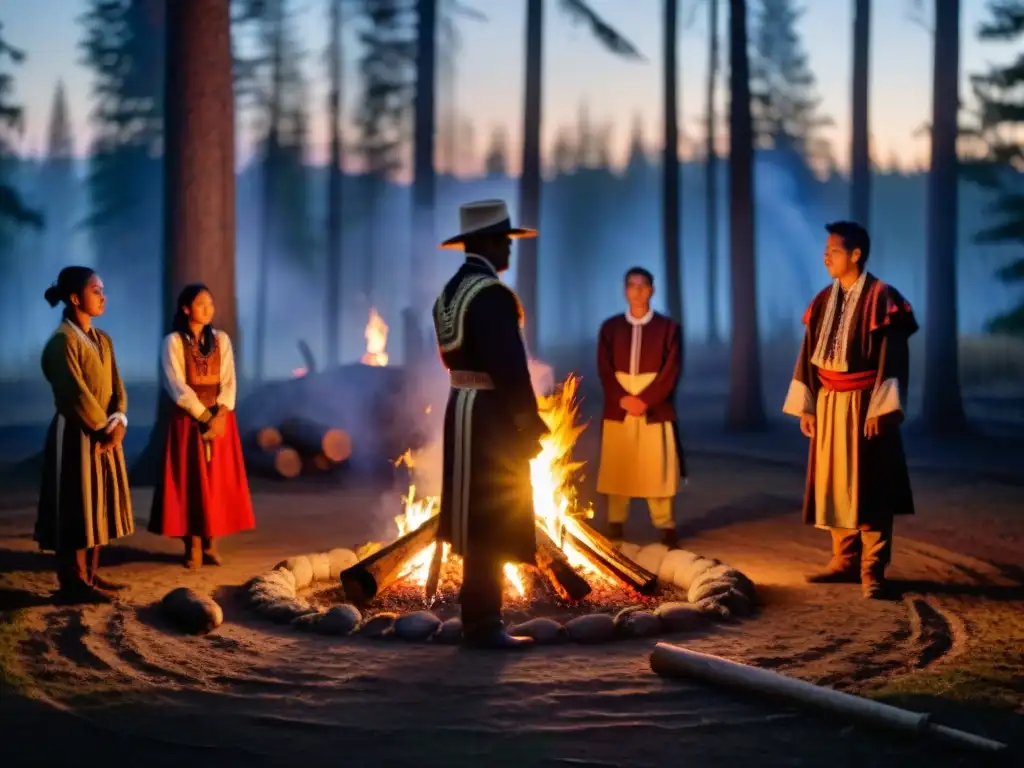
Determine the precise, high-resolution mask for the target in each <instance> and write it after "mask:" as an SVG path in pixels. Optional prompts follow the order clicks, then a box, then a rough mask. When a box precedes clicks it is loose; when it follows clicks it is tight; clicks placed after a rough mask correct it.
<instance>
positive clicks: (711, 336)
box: [704, 0, 721, 345]
mask: <svg viewBox="0 0 1024 768" xmlns="http://www.w3.org/2000/svg"><path fill="white" fill-rule="evenodd" d="M708 35H709V38H708V91H707V116H706V121H707V144H708V147H707V158H706V160H705V163H704V179H705V182H704V183H705V196H706V198H707V199H706V201H705V206H706V212H707V223H706V226H707V241H708V242H707V246H708V283H707V292H708V336H707V340H708V343H709V344H712V345H717V344H718V343H719V341H720V338H721V337H720V336H719V333H718V149H717V148H716V147H715V90H716V89H717V87H718V0H708Z"/></svg>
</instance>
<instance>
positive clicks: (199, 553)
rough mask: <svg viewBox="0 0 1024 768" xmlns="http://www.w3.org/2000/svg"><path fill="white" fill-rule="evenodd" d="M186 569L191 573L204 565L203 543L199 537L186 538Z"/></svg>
mask: <svg viewBox="0 0 1024 768" xmlns="http://www.w3.org/2000/svg"><path fill="white" fill-rule="evenodd" d="M184 541H185V567H186V568H188V569H189V570H190V571H194V570H197V569H198V568H200V567H202V565H203V548H202V542H201V540H200V538H199V537H198V536H185V537H184Z"/></svg>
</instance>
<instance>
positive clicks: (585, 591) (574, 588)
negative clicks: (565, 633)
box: [537, 525, 590, 603]
mask: <svg viewBox="0 0 1024 768" xmlns="http://www.w3.org/2000/svg"><path fill="white" fill-rule="evenodd" d="M537 570H539V571H540V572H541V574H543V576H544V578H546V579H547V580H548V583H550V584H551V586H552V588H554V590H555V594H557V595H558V596H559V597H560V598H562V599H563V600H567V601H569V602H572V603H578V602H579V601H580V600H582V599H583V598H585V597H586V596H587V595H589V594H590V584H588V583H587V580H586V579H584V578H583V577H582V576H580V575H579V574H578V573H577V572H576V569H575V568H573V567H572V566H571V565H569V561H568V560H566V559H565V555H564V554H563V553H562V550H560V549H559V548H558V547H557V546H555V542H553V541H552V540H551V537H550V536H548V533H547V531H545V530H544V529H543V528H542V527H541V526H540V525H538V526H537Z"/></svg>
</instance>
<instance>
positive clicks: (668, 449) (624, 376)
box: [597, 311, 686, 498]
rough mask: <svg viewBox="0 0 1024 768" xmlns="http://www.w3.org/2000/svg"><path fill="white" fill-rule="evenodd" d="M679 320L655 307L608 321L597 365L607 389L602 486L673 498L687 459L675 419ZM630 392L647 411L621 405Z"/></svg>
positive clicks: (642, 495)
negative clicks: (636, 315) (629, 409)
mask: <svg viewBox="0 0 1024 768" xmlns="http://www.w3.org/2000/svg"><path fill="white" fill-rule="evenodd" d="M682 369H683V359H682V339H681V337H680V328H679V323H677V322H675V321H674V320H672V319H670V318H668V317H665V316H664V315H661V314H658V313H656V312H654V311H651V312H649V313H648V314H647V315H646V316H645V317H643V318H634V317H632V316H631V315H628V314H627V315H617V316H615V317H612V318H609V319H608V320H606V321H605V322H604V323H603V324H602V326H601V332H600V334H599V336H598V344H597V370H598V374H599V376H600V378H601V386H602V388H603V390H604V419H603V424H602V430H601V464H600V468H599V470H598V476H597V490H598V493H602V494H607V495H611V496H626V497H629V498H666V497H669V496H674V495H675V494H676V493H677V492H678V491H679V484H680V482H679V481H680V478H685V477H686V461H685V456H684V454H683V447H682V442H681V441H680V439H679V429H678V425H677V421H676V408H675V395H676V388H677V387H678V384H679V377H680V376H681V374H682ZM627 394H630V395H636V396H638V397H639V398H640V399H641V400H643V401H644V402H645V403H646V404H647V411H646V412H645V413H644V414H643V415H642V416H631V415H629V414H628V413H626V411H625V409H623V407H622V406H621V405H619V401H620V400H622V398H623V397H625V396H626V395H627Z"/></svg>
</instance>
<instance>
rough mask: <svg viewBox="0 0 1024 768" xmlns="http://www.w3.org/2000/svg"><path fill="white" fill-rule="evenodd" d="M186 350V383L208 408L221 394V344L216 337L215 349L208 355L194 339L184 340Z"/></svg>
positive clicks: (215, 402) (183, 345)
mask: <svg viewBox="0 0 1024 768" xmlns="http://www.w3.org/2000/svg"><path fill="white" fill-rule="evenodd" d="M182 347H183V348H184V352H185V383H186V384H188V385H189V386H190V387H191V388H192V391H193V392H195V393H196V397H198V398H199V402H201V403H202V404H203V405H205V406H206V407H207V408H212V407H213V406H214V405H216V404H217V395H219V394H220V344H218V343H217V339H216V337H215V338H214V343H213V349H211V350H210V353H209V354H208V355H204V354H203V353H202V352H200V350H199V345H198V344H197V343H196V342H194V341H192V340H184V339H183V340H182Z"/></svg>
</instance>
